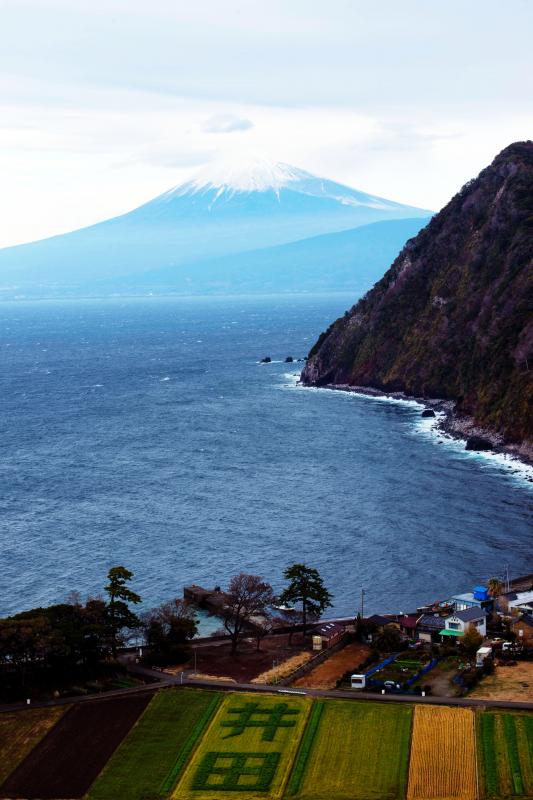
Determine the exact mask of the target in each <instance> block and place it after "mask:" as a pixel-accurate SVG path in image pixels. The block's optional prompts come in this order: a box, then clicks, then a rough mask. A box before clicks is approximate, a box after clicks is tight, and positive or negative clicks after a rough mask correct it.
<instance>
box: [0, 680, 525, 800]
mask: <svg viewBox="0 0 533 800" xmlns="http://www.w3.org/2000/svg"><path fill="white" fill-rule="evenodd" d="M2 780H3V783H2V782H1V781H2ZM20 797H25V798H30V800H31V798H35V799H37V798H39V799H40V800H45V799H46V798H55V800H58V798H69V799H70V800H71V799H72V798H80V799H81V798H82V797H84V798H85V800H238V799H239V798H242V800H527V798H529V799H530V800H533V714H529V713H521V714H519V713H511V712H503V711H499V710H498V711H484V710H479V711H473V710H471V709H468V708H451V707H446V706H433V705H411V704H403V703H402V704H400V703H394V702H389V703H382V702H367V701H361V700H355V699H354V700H330V699H327V700H326V699H323V700H322V699H320V700H319V699H313V698H311V697H308V696H295V695H286V694H276V693H272V694H262V693H261V694H253V693H242V694H241V693H238V692H233V693H228V694H224V693H222V692H217V691H206V690H200V689H190V688H182V689H178V688H176V689H167V690H162V691H159V692H156V693H155V695H154V696H152V697H151V696H150V694H133V695H129V696H127V697H122V698H114V699H113V698H105V697H103V698H101V699H96V700H94V701H90V702H84V703H78V704H76V705H73V706H71V707H70V708H66V709H64V708H61V707H60V708H52V709H36V710H32V711H21V712H17V713H8V714H0V798H20Z"/></svg>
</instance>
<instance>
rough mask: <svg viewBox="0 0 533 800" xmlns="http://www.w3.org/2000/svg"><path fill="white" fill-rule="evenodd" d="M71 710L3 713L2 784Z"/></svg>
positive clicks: (0, 741)
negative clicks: (66, 712)
mask: <svg viewBox="0 0 533 800" xmlns="http://www.w3.org/2000/svg"><path fill="white" fill-rule="evenodd" d="M67 709H68V706H56V707H55V708H36V709H31V710H29V711H19V712H16V713H12V714H0V785H1V784H2V783H3V782H4V781H5V779H6V778H7V776H8V775H9V774H10V773H11V772H13V770H14V769H15V767H17V766H18V765H19V764H20V762H21V761H22V760H23V759H24V758H26V756H27V755H28V753H29V752H30V751H31V750H32V749H33V748H34V747H35V745H36V744H37V743H38V742H39V741H40V740H41V739H42V738H43V736H45V734H46V733H48V731H49V730H50V728H51V727H52V726H53V725H55V723H56V722H57V721H58V719H59V718H60V717H61V716H63V714H64V713H65V711H67Z"/></svg>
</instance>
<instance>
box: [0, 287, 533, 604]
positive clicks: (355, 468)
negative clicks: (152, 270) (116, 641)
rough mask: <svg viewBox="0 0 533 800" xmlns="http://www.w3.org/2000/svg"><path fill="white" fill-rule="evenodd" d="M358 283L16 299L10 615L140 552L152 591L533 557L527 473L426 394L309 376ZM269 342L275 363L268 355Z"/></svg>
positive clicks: (354, 581) (378, 599)
mask: <svg viewBox="0 0 533 800" xmlns="http://www.w3.org/2000/svg"><path fill="white" fill-rule="evenodd" d="M353 300H354V298H353V297H346V296H342V295H331V296H313V297H310V296H292V297H262V298H258V297H248V298H247V297H235V298H226V299H221V298H211V299H206V298H190V299H181V298H179V299H177V298H166V299H160V298H142V299H113V300H102V301H95V300H91V301H88V300H87V301H82V300H80V301H63V302H59V301H57V302H56V301H48V302H33V303H30V302H27V303H26V302H16V303H4V304H2V306H1V307H0V315H1V323H0V334H1V349H0V354H1V370H0V382H1V393H0V397H1V409H0V425H1V447H2V457H1V464H0V479H1V487H2V491H1V499H0V525H1V528H0V543H1V559H2V568H1V569H0V615H2V616H3V615H6V614H8V613H12V612H16V611H19V610H21V609H25V608H29V607H34V606H38V605H44V604H48V603H52V602H58V601H62V600H64V599H65V597H66V596H67V594H68V593H69V591H71V590H79V591H81V593H82V595H86V594H89V593H92V594H95V593H99V592H101V591H102V587H103V585H104V583H105V575H106V572H107V570H108V568H109V567H110V566H112V565H115V564H118V563H122V564H125V565H126V566H128V567H129V568H130V569H132V570H133V571H134V572H135V586H134V588H135V589H136V590H137V591H139V592H140V593H141V595H142V596H143V598H144V602H145V605H146V606H150V605H154V604H156V603H159V602H161V601H163V600H165V599H168V598H170V597H173V596H180V595H181V593H182V589H183V586H184V585H185V584H187V583H191V582H196V583H199V584H204V585H206V586H209V587H212V586H214V585H215V584H220V585H224V584H225V583H226V582H227V580H228V578H229V577H230V576H232V575H233V574H235V573H236V572H239V571H247V572H254V573H258V574H261V575H263V576H265V577H266V578H267V579H269V580H270V581H271V582H272V583H273V585H274V586H275V588H280V587H281V585H282V580H281V573H282V571H283V569H284V567H285V566H286V565H288V564H289V563H291V562H294V561H304V562H306V563H308V564H310V565H313V566H316V567H317V568H318V569H319V570H320V571H321V573H322V574H323V576H324V578H325V582H326V584H327V586H328V587H329V588H330V589H331V591H332V592H333V594H334V612H335V613H339V614H351V613H353V612H354V610H355V609H357V607H358V604H359V596H360V590H361V587H364V588H365V590H366V598H365V599H366V609H368V610H371V611H383V612H385V611H393V610H408V609H412V608H413V607H414V606H416V605H420V604H422V603H424V602H426V601H430V600H434V599H436V598H438V599H443V598H447V597H449V596H450V594H451V593H455V592H458V591H466V590H468V589H470V588H471V587H472V586H473V585H474V584H477V583H479V582H483V581H484V580H486V579H487V578H488V577H489V576H491V575H492V574H494V573H501V572H502V571H503V570H504V568H505V566H506V565H509V569H510V572H511V574H515V575H517V574H524V573H526V572H529V571H531V570H532V569H533V548H532V547H531V544H532V486H531V484H529V483H528V482H527V481H526V479H525V478H524V474H523V471H521V470H520V469H519V468H518V469H517V468H515V467H514V466H513V465H512V464H510V463H509V462H507V461H505V459H502V458H501V457H487V456H484V455H475V454H469V453H465V452H464V450H463V446H462V445H460V444H457V443H450V442H445V441H444V440H443V437H442V436H439V435H438V434H436V433H435V431H434V430H433V429H432V423H431V422H427V421H425V420H424V421H422V420H421V418H420V407H419V406H417V405H415V404H412V403H398V402H387V401H383V400H374V399H371V398H363V397H358V396H355V395H348V394H343V393H339V392H332V391H327V390H314V389H304V388H301V387H298V386H297V385H296V376H297V374H298V371H299V368H300V367H301V364H285V363H283V359H284V358H285V356H287V355H292V356H303V355H305V354H306V353H307V351H308V349H309V347H310V346H311V344H312V343H313V342H314V341H315V339H316V337H317V336H318V334H319V333H320V332H321V331H322V330H323V329H325V328H326V327H327V326H328V325H329V323H330V322H331V321H332V320H333V319H335V318H336V317H337V316H339V315H340V314H342V313H343V312H344V310H345V309H346V308H347V307H349V306H350V305H351V304H352V303H353ZM265 355H270V356H271V357H272V358H273V360H274V363H272V364H269V365H260V364H258V360H259V359H260V358H261V357H263V356H265Z"/></svg>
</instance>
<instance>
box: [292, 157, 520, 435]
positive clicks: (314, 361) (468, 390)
mask: <svg viewBox="0 0 533 800" xmlns="http://www.w3.org/2000/svg"><path fill="white" fill-rule="evenodd" d="M302 381H303V382H304V383H306V384H308V385H317V386H323V385H326V384H336V385H339V384H349V385H352V386H367V387H370V386H371V387H375V388H378V389H382V390H386V391H393V390H394V391H403V392H405V393H407V394H409V395H415V396H421V397H428V398H429V397H434V398H445V399H453V400H455V401H456V411H457V412H458V413H459V414H462V415H468V416H469V417H472V418H473V420H474V421H475V423H476V424H478V425H480V426H483V427H485V428H487V429H489V430H492V431H494V432H497V433H499V434H501V435H502V436H503V438H504V439H505V440H506V441H508V442H517V443H521V442H522V443H527V442H531V441H533V409H532V400H533V142H531V141H528V142H517V143H515V144H512V145H510V146H509V147H507V148H506V149H505V150H503V151H502V152H501V153H500V154H499V155H498V156H497V157H496V158H495V159H494V161H493V163H492V164H491V165H490V166H489V167H487V168H486V169H484V170H483V171H482V172H481V173H480V175H479V176H478V177H477V178H475V179H474V180H472V181H470V182H469V183H467V184H466V185H465V186H464V187H463V189H462V190H461V191H460V192H459V193H458V194H457V195H456V196H455V197H453V198H452V200H451V201H450V202H449V203H448V205H447V206H445V208H443V209H442V211H440V212H439V213H438V214H437V215H436V216H435V217H433V219H432V220H431V221H430V223H429V224H428V225H427V226H426V227H425V228H424V229H423V230H422V231H421V232H420V233H419V234H418V235H417V236H416V237H415V238H413V239H411V240H409V242H408V243H407V244H406V246H405V247H404V248H403V250H402V251H401V253H400V255H399V256H398V257H397V258H396V260H395V261H394V263H393V264H392V266H391V267H390V269H389V270H388V271H387V272H386V274H385V275H384V277H383V278H382V279H381V280H380V281H379V282H378V283H377V284H376V285H375V286H374V287H373V289H371V291H370V292H368V294H367V295H366V296H365V297H363V298H362V299H361V300H360V301H359V302H358V303H357V304H356V305H355V306H354V307H353V308H352V309H350V310H349V311H347V312H346V314H345V315H344V316H343V317H342V318H340V319H338V320H337V321H336V322H334V323H333V324H332V325H331V326H330V328H329V329H328V330H327V331H326V332H325V333H323V334H322V335H321V336H320V338H319V339H318V341H317V342H316V344H315V345H314V347H313V348H312V350H311V352H310V354H309V359H308V361H307V364H306V367H305V369H304V371H303V373H302Z"/></svg>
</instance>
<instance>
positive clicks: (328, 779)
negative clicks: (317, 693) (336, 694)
mask: <svg viewBox="0 0 533 800" xmlns="http://www.w3.org/2000/svg"><path fill="white" fill-rule="evenodd" d="M316 708H321V709H322V710H321V713H320V717H319V719H318V720H317V722H316V723H315V725H312V723H313V722H314V715H313V716H312V717H311V720H310V725H309V726H308V731H309V732H310V733H309V736H308V731H306V736H305V737H304V741H303V744H302V747H301V748H300V752H299V755H298V760H297V762H296V765H295V769H294V771H293V775H292V778H291V782H290V784H289V787H288V792H287V796H288V797H295V798H298V799H299V800H300V799H301V800H324V798H348V797H349V798H350V800H359V798H360V800H373V798H375V800H387V799H388V798H391V799H392V798H403V797H405V782H406V774H407V762H408V758H409V738H410V734H411V716H412V710H411V708H410V707H409V706H400V705H387V706H379V705H378V704H377V703H363V702H352V701H351V700H346V701H343V700H331V701H328V702H323V701H322V702H321V703H320V704H316V706H315V709H316ZM313 729H314V730H313ZM306 739H309V741H308V742H306Z"/></svg>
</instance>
